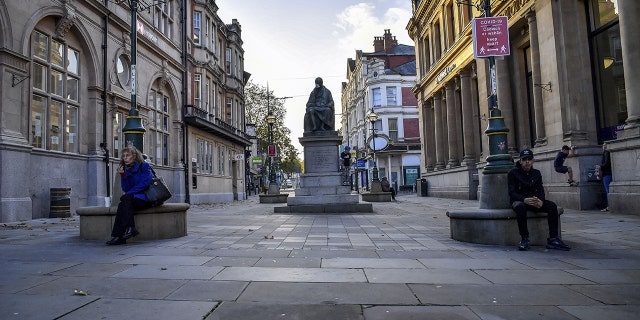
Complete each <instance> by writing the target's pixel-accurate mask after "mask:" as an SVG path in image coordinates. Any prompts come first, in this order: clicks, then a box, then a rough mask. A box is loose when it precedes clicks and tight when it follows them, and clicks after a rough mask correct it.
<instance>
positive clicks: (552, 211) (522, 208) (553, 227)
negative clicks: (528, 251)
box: [511, 200, 558, 238]
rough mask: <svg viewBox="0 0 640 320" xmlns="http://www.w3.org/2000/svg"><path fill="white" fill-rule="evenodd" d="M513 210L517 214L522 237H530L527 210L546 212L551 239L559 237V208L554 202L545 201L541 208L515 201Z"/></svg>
mask: <svg viewBox="0 0 640 320" xmlns="http://www.w3.org/2000/svg"><path fill="white" fill-rule="evenodd" d="M511 208H512V209H513V211H515V212H516V219H517V221H518V231H520V236H522V237H528V236H529V229H528V228H527V210H529V211H534V212H546V213H547V223H548V224H549V237H550V238H557V237H558V206H557V205H556V204H555V203H554V202H553V201H549V200H545V201H544V202H543V204H542V207H540V208H536V207H533V206H530V205H528V204H525V203H524V202H522V201H514V202H513V203H512V204H511Z"/></svg>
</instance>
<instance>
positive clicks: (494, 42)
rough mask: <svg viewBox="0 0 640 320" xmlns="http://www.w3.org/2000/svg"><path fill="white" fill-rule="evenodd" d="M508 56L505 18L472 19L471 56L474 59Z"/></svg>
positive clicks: (507, 27) (507, 30) (507, 23)
mask: <svg viewBox="0 0 640 320" xmlns="http://www.w3.org/2000/svg"><path fill="white" fill-rule="evenodd" d="M510 54H511V50H510V45H509V21H508V19H507V17H489V18H475V19H473V55H474V56H475V57H476V58H488V57H493V56H508V55H510Z"/></svg>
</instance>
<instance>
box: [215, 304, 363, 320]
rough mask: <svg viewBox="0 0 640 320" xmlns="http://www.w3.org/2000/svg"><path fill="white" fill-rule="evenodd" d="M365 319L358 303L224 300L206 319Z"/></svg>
mask: <svg viewBox="0 0 640 320" xmlns="http://www.w3.org/2000/svg"><path fill="white" fill-rule="evenodd" d="M227 319H242V320H266V319H293V320H303V319H304V320H336V319H340V320H364V318H363V316H362V308H361V307H360V306H358V305H356V306H353V305H337V306H336V305H300V304H261V303H234V302H226V301H225V302H223V303H222V304H221V305H220V306H219V307H218V308H216V309H215V311H213V312H212V313H211V314H210V315H209V316H208V317H207V318H206V319H205V320H227Z"/></svg>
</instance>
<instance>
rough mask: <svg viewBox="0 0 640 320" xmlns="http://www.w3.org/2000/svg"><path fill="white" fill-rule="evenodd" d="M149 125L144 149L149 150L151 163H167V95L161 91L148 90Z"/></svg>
mask: <svg viewBox="0 0 640 320" xmlns="http://www.w3.org/2000/svg"><path fill="white" fill-rule="evenodd" d="M149 108H150V110H149V124H148V125H149V126H148V130H147V135H148V137H146V138H145V140H144V141H145V145H146V146H145V150H149V151H148V152H149V160H150V161H151V162H152V163H155V164H159V165H164V166H168V165H169V126H170V124H169V123H170V122H169V97H167V96H165V95H164V94H163V93H162V92H160V91H156V90H151V91H150V92H149Z"/></svg>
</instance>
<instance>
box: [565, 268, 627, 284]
mask: <svg viewBox="0 0 640 320" xmlns="http://www.w3.org/2000/svg"><path fill="white" fill-rule="evenodd" d="M566 271H567V272H569V273H572V274H575V275H577V276H579V277H582V278H585V279H587V280H590V281H593V282H595V283H599V284H640V270H617V269H616V270H566Z"/></svg>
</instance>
